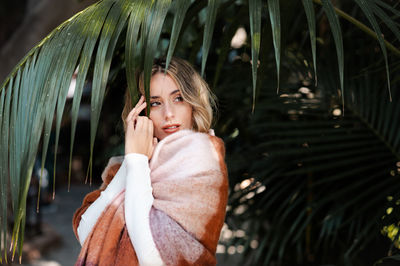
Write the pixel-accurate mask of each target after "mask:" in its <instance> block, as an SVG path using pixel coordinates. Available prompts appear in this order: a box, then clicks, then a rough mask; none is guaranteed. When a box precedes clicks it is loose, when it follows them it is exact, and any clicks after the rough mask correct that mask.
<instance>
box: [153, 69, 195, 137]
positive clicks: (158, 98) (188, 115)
mask: <svg viewBox="0 0 400 266" xmlns="http://www.w3.org/2000/svg"><path fill="white" fill-rule="evenodd" d="M150 108H151V112H150V119H151V120H152V121H153V124H154V136H155V137H156V138H157V139H158V140H162V139H163V138H165V137H166V136H168V135H170V134H172V133H175V132H177V131H179V130H182V129H191V128H192V127H193V121H192V106H191V105H190V104H189V103H187V102H185V101H184V100H183V98H182V95H181V92H180V90H179V88H178V86H177V85H176V83H175V81H174V80H173V79H172V78H171V77H170V76H169V75H165V74H164V73H156V74H155V75H153V76H152V78H151V80H150Z"/></svg>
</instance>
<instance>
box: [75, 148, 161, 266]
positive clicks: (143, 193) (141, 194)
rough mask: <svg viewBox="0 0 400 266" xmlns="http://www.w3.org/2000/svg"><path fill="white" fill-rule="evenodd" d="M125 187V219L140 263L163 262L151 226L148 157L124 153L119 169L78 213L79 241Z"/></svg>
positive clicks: (87, 233) (82, 239)
mask: <svg viewBox="0 0 400 266" xmlns="http://www.w3.org/2000/svg"><path fill="white" fill-rule="evenodd" d="M124 189H125V222H126V227H127V230H128V234H129V238H130V239H131V242H132V245H133V247H134V249H135V252H136V256H137V258H138V260H139V264H140V265H145V266H147V265H154V266H157V265H164V263H163V261H162V259H161V256H160V253H159V251H158V250H157V248H156V245H155V243H154V239H153V236H152V234H151V229H150V209H151V206H152V205H153V201H154V198H153V194H152V191H153V189H152V187H151V180H150V168H149V162H148V158H147V156H145V155H143V154H138V153H130V154H127V155H125V157H124V161H123V162H122V165H121V167H120V168H119V170H118V172H117V173H116V175H115V176H114V178H113V179H112V181H111V182H110V184H109V185H108V186H107V188H106V189H105V190H104V191H102V192H101V193H100V196H99V197H98V198H97V199H96V201H95V202H93V203H92V205H90V207H89V208H88V209H87V210H86V211H85V213H84V214H83V215H82V216H81V221H80V223H79V226H78V228H77V232H78V237H79V242H80V243H81V245H83V243H84V242H85V240H86V238H87V236H88V235H89V234H90V232H91V231H92V229H93V227H94V225H95V224H96V222H97V219H98V218H99V217H100V215H101V214H102V213H103V211H104V209H105V208H106V207H107V206H108V205H109V204H110V203H111V201H112V200H113V199H114V198H115V196H117V195H118V194H119V193H120V192H121V191H122V190H124Z"/></svg>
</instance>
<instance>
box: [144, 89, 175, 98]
mask: <svg viewBox="0 0 400 266" xmlns="http://www.w3.org/2000/svg"><path fill="white" fill-rule="evenodd" d="M177 92H179V90H174V91H173V92H171V93H170V94H169V95H173V94H175V93H177ZM158 98H160V96H150V99H158Z"/></svg>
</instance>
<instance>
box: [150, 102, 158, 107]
mask: <svg viewBox="0 0 400 266" xmlns="http://www.w3.org/2000/svg"><path fill="white" fill-rule="evenodd" d="M157 105H160V102H151V103H150V106H151V107H154V106H157Z"/></svg>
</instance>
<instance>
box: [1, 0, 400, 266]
mask: <svg viewBox="0 0 400 266" xmlns="http://www.w3.org/2000/svg"><path fill="white" fill-rule="evenodd" d="M335 2H336V5H337V6H334V2H333V1H330V0H322V1H319V0H313V1H311V0H310V1H309V0H303V1H302V2H300V1H278V0H268V1H261V0H254V1H253V0H250V1H216V0H209V1H208V2H205V1H179V0H176V1H171V0H157V1H145V0H135V1H134V0H102V1H99V2H97V3H96V4H94V5H92V6H90V7H89V8H87V9H86V10H84V11H82V12H80V13H78V14H76V15H75V16H74V17H73V18H71V19H70V20H68V21H66V22H65V23H63V24H62V25H60V26H59V27H58V28H57V29H55V30H54V31H53V32H52V33H51V34H50V35H49V36H47V37H46V38H45V39H44V40H43V41H42V42H41V43H40V44H38V45H37V46H36V47H34V48H33V49H32V50H31V51H30V52H29V53H28V55H27V56H26V57H25V58H24V59H23V60H21V62H20V63H19V64H18V65H17V66H16V68H15V69H14V71H13V72H12V73H11V74H10V75H9V77H7V79H6V80H5V82H4V83H3V85H2V86H1V87H0V130H1V139H0V152H1V154H2V156H1V158H0V174H1V176H0V184H1V188H0V193H1V197H2V198H1V212H0V213H1V216H0V218H1V228H2V229H1V230H2V239H1V241H2V243H3V244H2V247H6V246H7V238H6V230H7V228H6V227H7V221H6V217H7V205H8V202H7V201H8V198H7V193H10V194H11V204H12V207H13V209H12V212H13V216H14V229H13V234H12V248H13V253H15V252H16V250H17V249H18V250H19V254H20V255H21V250H22V243H23V237H24V236H23V235H24V225H25V217H26V216H25V208H26V196H27V190H28V186H29V183H30V177H31V173H32V168H33V164H34V161H35V158H36V154H37V152H38V149H39V148H40V147H41V150H42V163H43V164H42V167H43V165H44V162H45V159H46V157H47V150H48V146H49V140H50V133H51V131H52V128H53V127H55V135H56V140H55V147H56V148H55V149H56V151H57V145H58V142H59V138H60V137H59V134H60V130H61V121H62V118H63V116H64V115H65V114H64V109H65V105H66V98H67V92H68V89H69V84H70V81H71V77H72V75H73V73H74V71H76V70H77V82H76V84H77V85H76V88H75V94H74V98H73V103H72V108H71V114H70V116H71V120H72V125H71V146H70V159H71V158H72V153H73V146H74V140H75V139H74V138H75V132H76V124H77V121H78V111H79V107H80V103H81V99H82V91H83V87H84V85H85V81H87V80H88V79H90V80H92V81H93V85H92V92H91V125H90V130H91V132H90V164H89V176H90V177H91V175H92V162H93V154H94V153H93V150H94V143H95V138H96V134H97V130H98V124H99V121H100V120H101V116H102V114H101V110H102V105H103V102H104V98H105V94H106V89H107V86H108V82H109V79H110V69H111V67H112V62H113V59H115V54H116V51H120V52H121V51H122V53H123V54H124V55H123V56H122V58H123V60H124V61H121V63H120V66H119V67H118V71H119V70H121V71H126V80H127V84H128V89H129V91H130V95H131V97H132V99H133V100H134V101H135V98H134V97H135V95H136V81H135V75H134V74H135V72H136V71H137V70H144V73H145V92H146V96H147V97H149V81H150V68H151V65H152V62H153V58H154V57H155V56H156V55H160V54H164V53H167V58H171V56H172V54H174V53H176V54H179V55H182V56H183V57H185V58H189V60H191V61H196V58H197V57H198V55H200V56H201V60H200V61H201V65H202V66H201V69H202V73H203V72H204V73H206V74H207V75H209V76H207V78H208V79H210V78H214V84H215V85H216V88H215V91H216V93H217V94H218V95H219V96H220V99H221V120H220V121H223V122H220V123H219V124H218V131H219V132H220V133H221V134H222V136H225V140H226V143H227V148H228V153H227V154H228V162H229V166H230V173H231V185H232V194H231V198H230V205H231V208H232V209H231V210H230V211H229V213H228V221H230V222H231V224H236V225H237V226H242V225H243V226H245V228H244V229H245V230H246V231H247V232H248V233H249V234H250V237H249V238H248V239H244V240H243V239H242V240H240V241H244V242H243V243H244V245H245V246H246V249H245V254H246V255H248V256H246V258H248V259H249V260H250V261H253V262H257V263H258V264H266V265H268V263H269V262H271V261H278V262H282V263H287V264H288V265H289V264H290V265H293V263H297V262H298V263H309V262H318V263H322V262H325V261H327V262H332V260H334V259H337V260H335V263H338V264H341V263H345V262H346V263H353V264H357V263H358V264H360V263H359V256H360V255H359V254H361V253H360V251H362V250H363V247H364V246H365V245H367V244H368V243H369V241H371V240H372V239H375V238H376V235H377V234H379V233H380V229H381V228H380V226H381V225H382V226H385V225H386V226H387V225H390V224H391V221H390V222H389V221H388V222H387V223H385V222H384V220H382V219H381V216H382V210H383V209H382V208H384V207H385V204H386V203H387V202H386V196H389V195H390V196H393V197H397V195H395V194H396V191H398V190H399V188H398V184H397V183H398V182H396V181H397V179H396V178H398V177H397V176H396V175H395V176H392V175H390V171H391V170H393V169H394V164H395V162H396V160H399V149H400V147H399V145H400V139H399V138H400V137H399V135H398V134H396V132H398V128H399V122H398V119H396V117H397V116H398V113H399V111H400V110H399V108H398V105H396V104H395V103H397V102H396V101H398V99H399V98H398V97H399V96H398V95H399V94H398V92H396V91H395V92H394V93H393V104H392V105H388V104H385V102H382V101H385V100H387V98H388V97H387V96H388V95H390V94H389V93H388V92H387V91H386V90H385V92H381V91H379V93H378V89H379V88H380V87H379V86H380V84H381V83H382V80H385V81H386V82H387V83H388V84H390V81H389V71H390V69H389V66H390V63H393V62H390V61H389V58H391V57H390V56H389V55H397V56H398V55H399V54H400V51H399V50H398V49H397V48H396V43H398V41H400V38H399V37H400V30H399V27H398V23H397V19H398V16H399V13H400V12H398V11H397V9H396V8H395V5H394V4H388V3H386V2H385V1H383V0H374V1H372V0H371V1H364V0H354V1H335ZM338 7H340V8H341V9H343V10H346V11H347V13H345V12H344V11H343V10H341V9H339V8H338ZM264 9H265V10H267V9H268V12H262V11H264ZM302 9H304V11H305V12H299V10H302ZM348 14H352V15H348ZM185 15H186V16H185ZM340 17H342V18H345V19H346V20H347V21H349V22H350V23H352V25H349V24H348V23H347V24H345V23H341V22H340ZM356 18H357V19H356ZM365 23H369V24H371V25H372V29H373V30H372V29H370V28H369V27H368V26H366V24H365ZM169 25H172V29H170V27H169ZM239 26H243V27H245V28H246V29H249V28H250V32H251V37H250V40H247V41H246V43H244V46H243V47H242V48H238V49H235V50H230V40H231V39H232V36H233V35H234V33H235V32H236V30H237V28H238V27H239ZM326 28H330V30H331V32H332V34H333V41H334V43H333V45H331V41H330V37H329V36H328V34H326V31H325V30H324V29H326ZM356 29H361V30H362V31H364V32H366V33H368V34H369V35H371V36H372V37H374V38H375V39H376V40H377V41H378V42H377V44H379V48H380V50H381V52H382V54H380V56H379V57H378V59H379V60H377V58H376V57H374V56H376V54H375V53H371V51H375V45H376V44H375V43H371V42H370V43H369V44H368V45H365V44H364V43H361V46H360V44H359V43H358V42H357V41H355V39H354V38H352V36H354V35H355V34H354V32H355V31H356ZM308 31H309V33H310V34H309V35H310V40H311V55H310V56H308V52H305V51H308V49H302V46H303V44H304V42H305V39H307V38H308V36H307V34H306V33H307V32H308ZM317 32H318V35H319V36H317ZM357 32H358V34H359V31H358V30H357ZM382 32H383V33H384V34H385V37H384V38H383V37H382V34H381V33H382ZM218 33H220V34H218ZM358 34H356V35H358ZM305 36H306V37H305ZM360 38H361V39H362V40H363V41H374V40H373V39H372V38H370V36H367V35H365V34H363V35H361V37H360ZM165 40H167V41H169V43H170V45H169V48H168V52H167V51H166V49H162V48H160V47H161V46H159V44H160V43H162V41H165ZM349 43H358V44H359V45H358V46H352V45H349ZM317 44H318V47H317ZM124 46H125V47H124ZM272 47H273V49H272ZM317 48H318V49H317ZM319 49H321V51H319ZM175 50H176V52H175ZM248 50H249V51H251V58H252V67H251V66H250V63H249V61H250V56H249V55H248V54H247V51H248ZM332 50H336V55H337V56H336V57H332V54H335V53H332V52H331V51H332ZM272 51H273V52H272ZM209 53H210V55H213V56H208V54H209ZM234 53H237V54H238V55H240V58H241V59H240V60H236V61H235V60H232V59H229V60H227V59H226V58H227V57H228V58H230V56H232V55H234ZM390 53H391V54H390ZM273 57H274V58H275V63H274V64H272V63H271V61H273V60H271V58H273ZM362 57H366V58H372V59H371V60H370V61H368V62H367V63H366V64H364V65H360V66H359V65H358V64H356V63H355V62H354V61H349V60H357V59H359V58H362ZM207 58H208V65H209V68H208V69H206V68H205V66H206V61H207ZM215 58H217V59H215ZM309 58H312V60H309ZM356 58H357V59H356ZM382 60H383V64H384V66H385V67H383V68H382V67H381V66H380V64H381V63H382V62H381V61H382ZM197 61H199V60H197ZM258 61H260V63H259V64H258ZM311 62H312V63H311ZM336 62H337V63H336ZM345 62H346V63H345ZM376 62H377V63H376ZM317 63H318V66H319V69H317V67H316V65H317ZM336 64H337V67H336ZM332 65H334V67H332ZM348 65H352V66H357V67H358V66H359V67H358V69H361V68H365V67H368V66H371V65H373V66H374V67H375V72H376V73H375V75H374V76H370V75H369V73H370V72H372V71H370V69H369V68H368V69H367V70H366V71H364V72H362V75H361V78H360V77H358V78H356V75H358V74H359V71H352V70H351V69H348V68H347V66H348ZM213 66H215V67H213ZM311 69H313V70H312V71H311ZM274 71H276V73H277V75H278V82H277V83H278V84H275V83H274V82H271V80H276V78H272V77H271V73H274ZM382 71H383V72H384V73H385V75H384V77H383V78H382V76H381V72H382ZM392 71H398V67H397V68H396V65H394V70H392ZM257 72H259V73H257ZM312 72H314V73H315V77H316V75H317V73H318V79H319V86H318V87H317V88H316V87H313V86H312V85H311V84H312V81H313V75H312V74H311V73H312ZM336 72H338V75H336ZM214 73H215V74H214ZM366 73H367V74H366ZM345 74H346V75H348V76H347V78H346V75H345ZM337 76H338V77H339V84H340V85H339V86H337V85H336V84H337V81H336V77H337ZM393 76H394V75H393ZM349 77H352V79H350V78H349ZM251 80H253V88H252V89H251V88H250V86H249V84H250V83H251ZM279 80H282V81H285V82H284V84H285V88H282V90H281V94H280V97H278V96H276V93H275V88H279V87H280V86H279ZM288 80H292V81H293V80H295V81H296V82H297V83H296V82H292V83H290V82H287V81H288ZM314 80H316V78H315V79H314ZM302 82H303V83H302ZM304 82H305V83H304ZM304 86H307V89H308V90H309V92H308V93H304V92H298V89H299V88H300V87H304ZM281 87H282V86H281ZM330 87H332V89H330ZM345 87H346V90H344V88H345ZM256 88H259V89H257V90H256ZM338 88H340V90H341V94H340V95H341V96H344V97H338V96H337V89H338ZM312 94H313V95H314V96H313V97H311V95H312ZM248 95H252V96H251V97H248ZM299 95H300V96H299ZM371 95H372V96H371ZM256 100H257V102H258V103H257V105H255V107H256V108H255V109H254V104H255V101H256ZM341 102H343V103H344V102H346V105H345V106H344V105H343V104H342V103H341ZM252 107H253V108H252ZM341 108H342V109H343V110H345V112H346V115H345V116H341V115H335V114H336V113H337V112H340V110H341ZM252 109H253V110H254V115H251V110H252ZM337 110H339V111H337ZM382 110H383V111H382ZM333 111H334V112H336V113H332V112H333ZM56 153H57V152H55V154H56ZM376 156H379V160H376ZM54 161H56V160H55V159H54ZM360 165H361V167H360ZM54 169H55V167H54ZM395 170H396V169H395ZM70 171H71V164H70ZM395 172H396V171H395ZM54 176H55V175H54ZM360 176H362V177H363V178H360ZM246 180H247V181H246ZM244 181H246V182H249V181H250V184H248V185H247V186H246V187H245V188H240V184H243V185H242V187H244V184H246V183H243V182H244ZM6 184H10V188H9V189H8V187H7V185H6ZM54 184H55V182H54ZM262 187H264V188H263V189H261V188H262ZM242 205H244V207H241V208H242V209H241V211H240V212H238V211H237V209H238V208H239V207H240V206H242ZM246 206H247V207H246ZM243 208H247V209H243ZM271 228H272V229H271ZM254 238H256V240H257V241H259V246H258V248H257V249H256V250H252V248H251V240H252V239H254ZM249 247H250V248H249ZM329 250H333V251H332V252H330V251H329ZM2 255H3V252H2ZM4 255H5V254H4Z"/></svg>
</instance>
